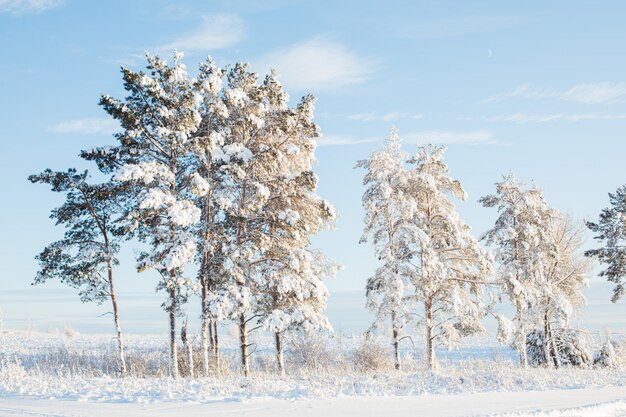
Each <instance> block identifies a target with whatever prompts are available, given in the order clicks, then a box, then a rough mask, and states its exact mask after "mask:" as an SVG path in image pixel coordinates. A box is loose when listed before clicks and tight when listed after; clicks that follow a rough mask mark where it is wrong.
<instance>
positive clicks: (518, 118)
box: [485, 113, 626, 123]
mask: <svg viewBox="0 0 626 417" xmlns="http://www.w3.org/2000/svg"><path fill="white" fill-rule="evenodd" d="M485 120H487V121H488V122H510V123H547V122H557V121H566V122H580V121H586V120H626V114H607V113H572V114H563V113H560V114H524V113H515V114H508V115H499V116H493V117H487V118H485Z"/></svg>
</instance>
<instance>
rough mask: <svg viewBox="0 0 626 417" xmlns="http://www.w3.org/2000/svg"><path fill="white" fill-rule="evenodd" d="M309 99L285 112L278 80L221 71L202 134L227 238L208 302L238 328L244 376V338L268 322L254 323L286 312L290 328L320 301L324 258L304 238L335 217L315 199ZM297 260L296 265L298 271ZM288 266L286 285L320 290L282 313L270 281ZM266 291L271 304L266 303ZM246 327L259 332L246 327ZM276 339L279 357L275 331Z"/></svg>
mask: <svg viewBox="0 0 626 417" xmlns="http://www.w3.org/2000/svg"><path fill="white" fill-rule="evenodd" d="M207 78H208V77H207ZM313 101H314V99H313V98H312V97H305V98H304V99H303V101H302V102H301V103H300V104H299V105H298V106H296V108H293V109H291V108H289V107H288V105H287V102H288V96H287V94H286V93H285V92H284V91H283V89H282V87H281V85H280V83H278V81H277V79H276V75H275V74H272V75H270V76H268V77H266V79H265V80H264V82H263V83H259V82H258V76H257V74H255V73H253V72H251V71H250V70H249V69H248V66H247V64H237V65H235V66H234V67H233V69H231V70H230V71H229V72H228V74H227V85H226V86H225V87H223V89H222V91H221V92H219V93H216V94H215V99H214V103H213V106H214V109H215V110H214V111H215V112H216V113H218V114H219V115H218V118H216V120H218V122H217V123H216V124H214V125H213V126H212V127H211V128H210V129H209V130H210V133H209V135H208V137H209V138H211V137H213V139H214V140H215V142H216V143H218V144H219V146H217V147H215V149H214V150H213V155H212V157H211V158H212V163H213V164H214V165H215V166H216V167H217V168H216V172H217V174H218V176H219V178H218V180H217V181H215V183H216V187H215V189H214V190H213V192H212V201H213V202H214V206H215V208H216V215H217V218H218V219H219V222H220V227H222V230H223V235H222V236H223V238H224V242H223V243H222V244H221V245H220V246H219V248H218V249H217V252H216V253H219V256H221V257H223V260H224V261H223V263H222V264H221V268H220V270H221V273H222V276H223V277H225V278H226V280H225V282H221V283H220V284H223V285H220V288H218V289H217V291H216V293H215V296H214V297H212V300H210V301H209V311H210V312H211V314H212V315H213V317H215V318H218V319H233V320H235V321H236V322H238V325H239V334H240V349H241V361H242V370H243V372H244V374H245V375H247V374H248V372H249V351H248V348H249V344H250V343H249V341H248V336H249V333H250V332H251V331H252V330H254V329H256V328H259V327H262V326H263V324H265V325H266V327H267V326H270V327H271V325H269V323H271V322H274V320H269V321H268V320H266V321H265V322H264V323H263V324H260V323H259V321H260V320H262V319H263V318H267V317H269V315H271V314H272V312H273V311H274V310H277V311H281V312H282V313H285V314H290V315H291V317H292V318H294V320H293V321H292V322H290V323H291V324H292V325H294V326H295V325H296V324H297V323H298V322H300V323H302V324H303V323H305V322H309V321H311V320H313V318H317V315H318V314H321V313H320V312H321V310H323V307H324V305H325V299H326V298H325V297H326V295H325V287H324V286H323V284H321V281H320V278H321V276H319V275H320V270H321V269H323V268H322V266H323V265H324V264H323V263H322V262H320V260H321V259H322V258H321V256H318V255H314V254H312V253H311V252H309V251H308V250H307V249H306V246H307V245H308V239H309V237H310V236H311V235H312V234H314V233H316V232H317V230H319V229H320V228H321V227H323V226H324V225H325V224H326V223H328V222H329V221H331V220H332V219H331V218H332V217H333V216H334V210H333V209H332V207H331V206H330V205H328V204H327V203H326V202H325V201H323V200H321V199H319V197H317V196H316V195H315V194H314V191H315V187H316V185H317V179H316V177H315V175H314V174H313V173H312V171H311V162H312V160H313V158H314V149H315V148H314V147H315V144H314V142H313V141H312V138H314V137H315V136H316V135H317V127H316V126H315V124H314V123H313V122H312V121H311V119H312V117H313ZM298 216H299V217H298ZM290 222H291V223H292V224H289V223H290ZM307 227H308V230H307V229H306V228H307ZM290 245H292V247H289V246H290ZM294 245H295V246H294ZM274 252H276V253H275V254H274ZM298 261H299V262H300V268H296V266H297V265H296V263H297V262H298ZM315 262H317V264H316V265H311V264H312V263H315ZM285 263H287V265H288V266H289V269H290V270H291V273H292V275H291V278H292V281H293V282H297V283H299V285H304V284H303V282H304V281H302V280H305V281H306V280H313V281H314V283H313V284H311V283H309V284H310V285H314V286H316V291H317V292H313V291H311V292H309V293H308V295H306V297H303V299H301V300H298V302H293V301H294V300H291V304H290V307H289V309H288V308H286V307H285V305H283V304H284V303H283V300H281V299H280V297H278V295H279V294H278V292H277V291H276V290H277V288H279V286H278V285H279V283H278V282H276V281H272V278H270V277H278V276H281V277H283V275H284V274H285V273H286V271H287V270H288V269H287V268H286V266H285V265H286V264H285ZM277 271H280V273H278V272H277ZM312 271H313V272H312ZM295 272H297V273H298V274H294V273H295ZM277 273H278V275H276V274H277ZM272 274H273V275H272ZM294 277H298V279H295V278H294ZM283 278H285V279H284V281H285V282H286V281H287V278H286V277H283ZM298 280H299V281H298ZM280 288H283V287H280ZM284 288H287V287H286V286H285V287H284ZM272 293H273V294H274V296H275V303H276V304H272V303H268V302H267V300H268V298H269V299H271V298H272V296H271V295H270V294H272ZM286 294H287V293H285V295H286ZM272 306H273V307H272ZM270 307H272V308H271V310H268V308H270ZM305 307H306V308H305ZM281 308H282V310H281ZM296 317H297V318H298V319H297V320H296V319H295V318H296ZM251 324H258V326H254V327H252V329H251V328H250V327H251ZM268 328H269V327H268ZM272 329H273V330H276V329H274V328H272ZM276 339H277V345H278V348H279V349H278V351H279V352H280V353H282V348H280V346H281V344H280V332H279V334H278V336H277V337H276ZM277 357H278V355H277Z"/></svg>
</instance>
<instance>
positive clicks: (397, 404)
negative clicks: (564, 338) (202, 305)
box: [0, 387, 626, 417]
mask: <svg viewBox="0 0 626 417" xmlns="http://www.w3.org/2000/svg"><path fill="white" fill-rule="evenodd" d="M118 415H119V416H122V415H124V416H137V417H140V416H153V417H164V416H173V415H179V416H183V415H184V416H186V417H196V416H197V417H200V416H203V417H204V416H207V415H210V416H212V417H220V416H224V417H226V416H259V417H261V416H263V417H264V416H267V417H270V416H271V417H292V416H299V417H307V416H311V417H313V416H315V417H323V416H386V417H405V416H406V417H408V416H415V415H420V416H431V417H437V416H448V417H452V416H484V415H493V416H496V415H497V416H510V417H513V416H515V417H522V416H551V417H557V416H559V417H560V416H563V417H565V416H595V417H598V416H605V417H617V416H624V415H626V389H625V388H624V387H611V388H602V389H598V388H586V389H574V390H558V391H553V390H552V391H524V392H489V393H471V394H468V393H466V394H459V395H441V394H438V395H422V396H386V397H377V396H365V397H336V398H324V399H298V400H280V399H274V398H257V399H254V400H249V401H239V400H222V401H211V402H195V401H188V402H179V401H159V402H155V403H125V402H113V401H109V402H95V401H89V402H81V401H66V400H59V399H51V400H50V399H49V400H38V399H33V398H32V397H23V396H8V397H3V398H1V399H0V416H7V417H9V416H41V417H52V416H55V417H65V416H68V417H69V416H90V417H109V416H118Z"/></svg>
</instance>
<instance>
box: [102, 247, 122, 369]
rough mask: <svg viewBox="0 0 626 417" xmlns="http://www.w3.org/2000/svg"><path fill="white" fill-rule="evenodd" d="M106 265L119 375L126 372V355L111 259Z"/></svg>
mask: <svg viewBox="0 0 626 417" xmlns="http://www.w3.org/2000/svg"><path fill="white" fill-rule="evenodd" d="M107 266H108V273H109V290H110V293H111V304H112V305H113V320H114V321H115V331H116V332H117V344H118V354H119V356H120V375H122V376H124V375H126V373H127V370H126V357H125V356H124V338H123V336H122V327H121V326H120V316H119V312H118V310H117V295H116V294H115V288H113V261H112V260H111V259H109V262H108V265H107Z"/></svg>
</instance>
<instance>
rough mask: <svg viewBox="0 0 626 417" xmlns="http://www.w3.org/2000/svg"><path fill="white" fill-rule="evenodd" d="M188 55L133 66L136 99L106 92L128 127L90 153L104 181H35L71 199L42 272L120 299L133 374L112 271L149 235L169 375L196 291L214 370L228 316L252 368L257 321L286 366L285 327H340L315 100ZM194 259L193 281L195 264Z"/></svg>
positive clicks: (131, 88) (111, 109) (242, 68)
mask: <svg viewBox="0 0 626 417" xmlns="http://www.w3.org/2000/svg"><path fill="white" fill-rule="evenodd" d="M181 58H182V54H181V53H178V52H175V56H174V61H173V63H172V64H171V65H169V64H168V63H167V62H166V61H165V60H163V59H161V58H159V57H158V56H150V55H147V59H148V65H147V72H135V71H132V70H130V69H127V68H122V74H123V79H124V87H125V89H126V91H127V92H128V96H127V97H126V98H125V99H122V100H119V99H114V98H112V97H110V96H106V95H105V96H102V98H101V101H100V104H101V105H102V106H103V107H104V109H105V111H106V112H107V113H108V114H110V115H111V116H112V117H113V118H114V119H116V120H117V121H119V123H120V125H121V131H120V133H117V134H116V135H115V136H116V138H117V140H118V144H117V145H116V146H107V147H100V148H94V149H89V150H84V151H82V152H81V156H82V158H84V159H85V160H88V161H94V162H95V163H96V164H97V166H98V168H99V170H100V171H101V173H103V174H105V177H106V180H105V181H104V182H102V183H99V184H90V183H89V182H88V176H89V175H88V173H87V172H86V171H85V172H83V173H80V172H78V171H77V170H75V169H69V170H67V171H65V172H54V171H52V170H46V171H44V172H43V173H42V174H39V175H32V176H31V177H29V179H30V180H31V181H32V182H38V183H46V184H49V185H50V186H51V187H52V190H53V191H56V192H61V193H64V194H65V197H66V201H65V203H64V204H63V205H62V206H61V207H59V208H57V209H55V210H53V212H52V214H51V217H52V218H53V219H55V220H56V221H57V224H62V225H64V226H66V228H67V230H66V233H65V236H64V238H63V239H62V240H59V241H57V242H54V243H52V244H50V245H49V246H47V247H46V248H45V249H44V250H43V251H42V252H41V253H40V254H39V255H38V256H37V259H38V260H39V263H40V271H39V272H38V274H37V277H36V279H35V282H36V283H39V282H44V281H46V280H48V279H52V278H54V279H60V280H61V281H62V282H65V283H67V284H69V285H72V286H75V287H78V288H80V290H81V297H82V299H83V301H96V302H103V301H105V300H107V299H109V300H110V301H111V303H112V306H113V314H114V320H115V326H116V329H117V335H118V341H119V355H120V371H121V372H122V373H125V372H126V364H125V360H124V350H123V346H124V345H123V338H122V331H121V326H120V319H119V314H118V308H117V297H116V293H115V290H114V286H113V272H114V266H115V265H117V264H118V260H117V258H116V254H117V253H118V251H119V249H120V246H121V244H122V243H123V242H124V241H128V240H131V239H132V240H136V241H139V242H142V243H143V244H144V245H143V247H145V248H148V250H146V251H144V252H142V253H141V254H140V255H139V258H138V264H137V269H138V270H139V271H144V270H155V271H156V272H158V274H159V276H160V280H159V282H158V285H157V290H162V291H164V292H165V293H166V301H165V302H164V303H163V308H164V309H165V310H166V311H167V312H168V315H169V327H170V361H169V363H170V374H171V375H172V376H178V373H179V366H178V351H177V343H176V337H177V328H176V318H177V317H178V316H179V315H180V314H181V307H182V306H183V304H184V303H186V302H187V301H188V298H189V297H190V296H191V295H193V294H199V296H200V297H199V298H200V302H201V307H202V316H201V318H200V319H201V340H202V353H203V354H202V358H203V371H204V373H205V374H208V373H209V367H210V360H211V359H210V358H211V356H213V357H215V358H218V357H219V355H218V349H219V347H218V346H219V345H218V341H219V338H218V326H217V324H218V323H222V322H224V321H234V322H236V323H237V324H238V327H239V335H240V349H241V366H242V369H243V372H244V374H246V375H247V374H248V372H249V361H248V359H249V355H250V353H249V349H248V348H249V345H250V342H249V339H248V336H249V334H250V332H252V331H253V330H255V329H257V328H265V329H266V330H268V331H270V332H272V333H273V334H274V336H275V342H276V359H277V364H278V369H279V370H280V372H284V364H283V348H282V341H281V337H282V335H283V333H284V332H286V331H288V330H290V329H294V328H301V329H304V330H307V331H309V330H313V329H319V328H328V327H330V324H329V322H328V320H327V319H326V317H325V316H324V309H325V306H326V300H327V297H328V291H327V289H326V286H325V284H324V283H323V278H325V277H328V276H332V275H334V274H335V272H336V270H337V266H336V265H335V264H334V263H333V262H331V261H330V260H328V259H327V258H326V257H325V256H324V254H323V253H321V252H319V251H314V250H312V249H311V248H310V238H311V236H313V235H315V234H316V233H318V232H319V231H320V230H323V229H327V228H332V227H333V225H334V221H335V218H336V213H335V209H334V208H333V207H332V205H331V204H329V203H328V202H327V201H325V200H324V199H322V198H320V197H319V196H318V195H317V193H316V189H317V182H318V179H317V176H316V175H315V174H314V173H313V171H312V167H311V165H312V163H313V162H314V159H315V141H314V140H312V139H314V138H315V137H316V136H318V127H317V126H316V124H315V123H314V122H313V121H312V119H313V111H314V103H315V98H314V97H312V96H306V97H304V98H303V99H302V100H301V101H300V102H299V103H298V104H297V105H296V106H295V107H289V106H288V99H289V98H288V95H287V94H286V93H285V92H284V91H283V88H282V86H281V84H280V83H279V82H278V80H277V76H276V74H275V73H274V72H272V73H271V74H270V75H268V76H267V77H265V79H264V80H263V81H262V82H259V79H258V76H257V74H255V73H253V72H251V71H250V70H249V69H248V66H247V65H246V64H237V65H235V66H234V67H233V68H232V69H230V70H226V69H221V68H217V67H216V66H215V64H214V63H213V61H212V60H211V59H210V58H209V59H208V60H207V61H205V62H203V63H202V64H201V65H200V68H199V73H198V75H197V77H195V78H191V77H189V76H188V75H187V72H186V68H185V65H184V64H183V63H182V62H181ZM192 265H195V266H196V268H195V269H197V271H198V272H197V276H196V277H195V278H189V277H188V273H186V272H185V271H186V270H189V267H190V266H192ZM185 330H186V329H185ZM184 333H185V338H186V331H185V332H184ZM190 372H193V369H190Z"/></svg>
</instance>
